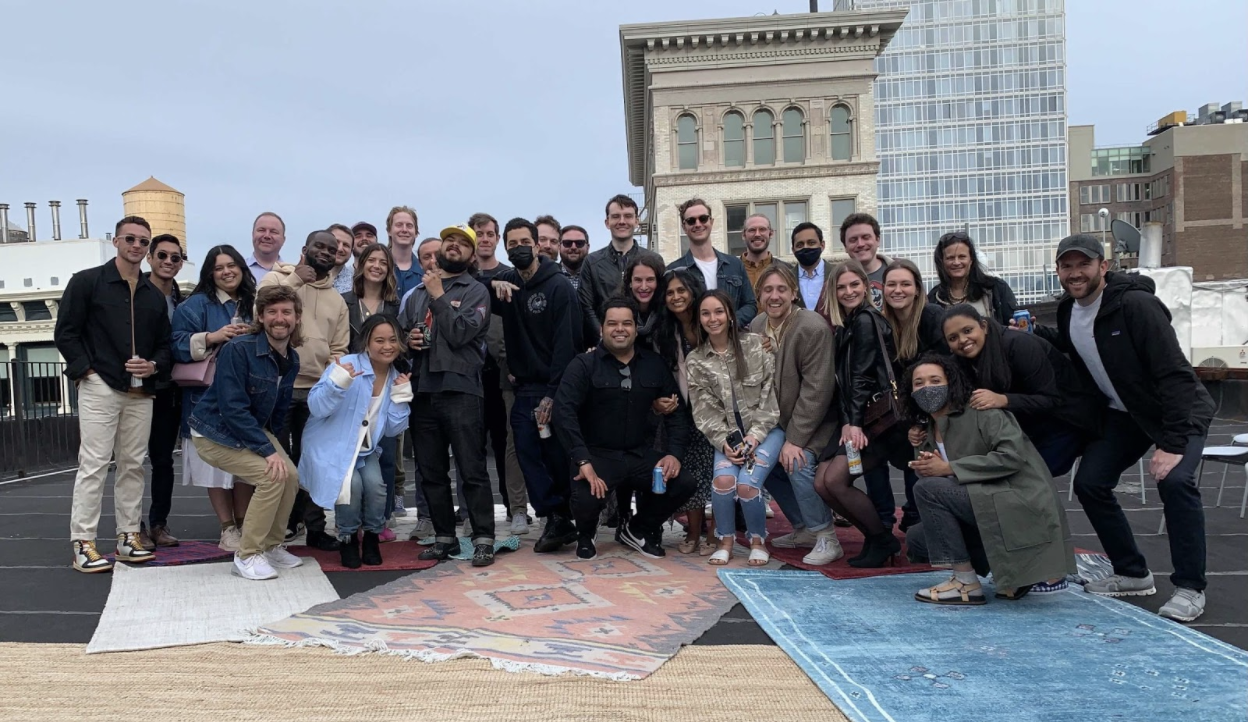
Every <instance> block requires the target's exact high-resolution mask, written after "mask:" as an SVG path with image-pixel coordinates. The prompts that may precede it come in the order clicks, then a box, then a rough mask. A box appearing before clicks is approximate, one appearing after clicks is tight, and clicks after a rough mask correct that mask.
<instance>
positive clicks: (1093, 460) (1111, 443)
mask: <svg viewBox="0 0 1248 722" xmlns="http://www.w3.org/2000/svg"><path fill="white" fill-rule="evenodd" d="M1108 270H1109V263H1108V262H1106V260H1105V250H1104V247H1103V246H1102V245H1101V243H1100V241H1098V240H1096V239H1095V238H1093V237H1092V236H1088V235H1084V234H1079V235H1074V236H1069V237H1067V238H1065V239H1063V240H1062V242H1061V243H1059V244H1058V246H1057V278H1058V280H1059V281H1060V282H1061V284H1062V288H1063V289H1065V290H1066V293H1067V294H1068V296H1067V298H1065V299H1063V300H1062V301H1061V302H1060V303H1059V304H1058V307H1057V333H1056V335H1054V334H1052V333H1051V332H1050V333H1047V334H1042V335H1044V336H1046V337H1049V338H1052V339H1053V340H1054V344H1055V345H1056V346H1057V347H1058V348H1060V349H1062V350H1063V351H1066V352H1067V353H1069V354H1070V355H1071V358H1072V360H1073V361H1074V362H1075V366H1076V368H1078V369H1079V371H1080V372H1081V373H1082V374H1083V375H1084V376H1085V377H1086V378H1089V379H1090V380H1091V381H1093V382H1095V383H1096V385H1097V388H1099V389H1100V390H1101V393H1102V394H1104V398H1105V399H1106V403H1107V406H1108V408H1107V409H1105V411H1104V413H1105V418H1104V426H1103V431H1102V433H1101V437H1100V438H1099V439H1096V440H1094V441H1092V442H1091V443H1089V444H1088V446H1087V448H1086V449H1085V450H1084V452H1083V458H1082V460H1081V461H1080V462H1079V470H1078V471H1077V472H1076V473H1075V479H1074V488H1075V494H1076V495H1077V496H1078V497H1079V503H1080V504H1082V505H1083V511H1084V512H1085V513H1086V514H1087V515H1088V521H1090V522H1092V528H1093V529H1095V530H1096V536H1097V538H1098V539H1100V541H1101V544H1102V545H1103V546H1104V548H1105V554H1106V555H1107V556H1108V557H1109V559H1110V561H1112V562H1113V564H1114V574H1113V575H1112V576H1110V577H1107V578H1105V579H1100V580H1096V581H1092V582H1088V584H1087V586H1085V587H1084V588H1085V589H1086V590H1087V591H1088V592H1091V593H1092V594H1101V595H1105V596H1110V597H1123V596H1147V595H1150V594H1154V593H1155V592H1156V591H1157V590H1156V587H1155V586H1154V584H1153V574H1152V572H1150V571H1149V569H1148V563H1147V562H1146V561H1145V560H1144V555H1143V554H1141V553H1140V550H1139V547H1137V546H1136V543H1135V537H1134V536H1133V535H1132V533H1131V525H1130V523H1128V522H1127V517H1126V515H1125V514H1124V513H1123V512H1122V507H1120V506H1119V505H1118V500H1117V499H1116V498H1115V497H1114V487H1115V486H1117V485H1118V481H1119V477H1120V476H1121V475H1122V472H1124V471H1126V470H1127V469H1129V468H1131V467H1133V466H1135V463H1136V462H1137V461H1138V460H1139V459H1140V457H1142V456H1143V455H1144V454H1145V453H1146V452H1147V451H1148V449H1149V448H1150V447H1152V446H1156V447H1157V449H1156V451H1154V452H1153V459H1152V462H1151V464H1150V466H1149V472H1150V473H1151V474H1152V477H1153V478H1154V479H1156V480H1157V491H1158V492H1159V493H1160V494H1161V503H1162V507H1163V509H1164V513H1165V523H1166V526H1167V528H1168V531H1169V537H1170V562H1171V564H1172V565H1173V566H1172V568H1173V569H1174V573H1173V574H1171V575H1170V581H1171V582H1172V583H1173V584H1174V588H1175V589H1174V595H1173V596H1172V597H1171V598H1170V601H1168V602H1166V603H1165V604H1164V605H1163V606H1162V607H1161V609H1160V610H1159V611H1158V614H1160V615H1161V616H1163V617H1168V618H1170V619H1175V620H1178V621H1181V622H1190V621H1192V620H1194V619H1196V618H1197V617H1199V616H1200V615H1201V614H1202V613H1204V611H1205V592H1204V590H1205V584H1206V582H1205V512H1204V509H1203V507H1202V506H1201V501H1200V487H1199V479H1198V478H1197V475H1196V470H1197V468H1198V467H1199V465H1200V460H1201V454H1202V453H1203V451H1204V446H1205V439H1206V438H1207V436H1208V434H1209V423H1210V421H1211V420H1212V418H1213V413H1214V408H1215V407H1214V404H1213V399H1212V398H1211V397H1210V396H1209V393H1208V392H1207V391H1206V390H1205V387H1204V386H1203V385H1202V384H1201V383H1200V380H1199V379H1197V378H1196V373H1195V371H1193V370H1192V367H1191V364H1189V363H1188V361H1187V358H1186V357H1185V356H1184V355H1183V350H1182V348H1180V347H1179V342H1178V339H1177V338H1176V337H1175V334H1174V329H1173V327H1171V325H1170V312H1169V310H1167V309H1166V307H1165V305H1164V304H1163V303H1162V302H1161V301H1160V300H1159V299H1158V298H1157V297H1156V296H1155V295H1153V291H1154V288H1155V286H1154V283H1153V280H1152V279H1151V278H1148V277H1147V276H1139V275H1129V274H1125V273H1109V272H1108ZM1054 336H1055V337H1054ZM1146 483H1147V482H1146Z"/></svg>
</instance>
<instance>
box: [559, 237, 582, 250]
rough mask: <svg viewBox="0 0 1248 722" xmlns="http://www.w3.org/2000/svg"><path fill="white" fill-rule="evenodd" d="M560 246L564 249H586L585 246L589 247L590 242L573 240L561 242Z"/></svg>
mask: <svg viewBox="0 0 1248 722" xmlns="http://www.w3.org/2000/svg"><path fill="white" fill-rule="evenodd" d="M559 245H561V246H563V247H564V248H584V247H585V246H588V245H589V241H581V240H577V239H575V238H573V239H572V240H568V241H559Z"/></svg>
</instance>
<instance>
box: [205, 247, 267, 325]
mask: <svg viewBox="0 0 1248 722" xmlns="http://www.w3.org/2000/svg"><path fill="white" fill-rule="evenodd" d="M221 255H225V256H229V257H230V260H232V261H234V264H235V265H236V266H238V273H239V274H240V276H241V280H240V281H239V283H238V301H237V304H236V305H237V306H238V311H237V313H238V315H239V316H241V317H243V318H246V319H249V318H252V317H253V313H254V309H255V307H256V277H255V276H253V275H251V269H250V268H248V267H247V262H246V261H244V260H243V255H242V254H241V253H239V252H238V250H237V249H235V248H234V246H231V245H229V244H222V245H220V246H213V247H212V248H209V249H208V255H207V256H205V257H204V265H203V266H200V268H199V283H198V284H196V285H195V290H194V291H191V295H192V296H194V295H195V294H197V293H203V294H206V295H207V296H208V301H209V302H210V303H216V302H217V282H216V281H215V280H214V279H213V277H212V276H213V271H214V270H215V269H216V267H217V256H221Z"/></svg>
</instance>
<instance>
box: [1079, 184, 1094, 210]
mask: <svg viewBox="0 0 1248 722" xmlns="http://www.w3.org/2000/svg"><path fill="white" fill-rule="evenodd" d="M1091 202H1092V188H1091V187H1090V186H1084V187H1082V188H1080V189H1079V204H1080V205H1084V206H1086V205H1088V204H1089V203H1091Z"/></svg>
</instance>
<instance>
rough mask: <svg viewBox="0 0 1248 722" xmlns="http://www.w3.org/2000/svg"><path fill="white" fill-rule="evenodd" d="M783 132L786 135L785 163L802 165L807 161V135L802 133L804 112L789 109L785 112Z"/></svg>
mask: <svg viewBox="0 0 1248 722" xmlns="http://www.w3.org/2000/svg"><path fill="white" fill-rule="evenodd" d="M780 117H781V119H782V123H781V126H780V127H781V132H782V133H783V134H784V162H785V163H801V162H802V161H804V160H806V135H805V133H804V132H803V131H802V111H800V110H798V109H797V108H789V109H788V110H786V111H784V115H782V116H780Z"/></svg>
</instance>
